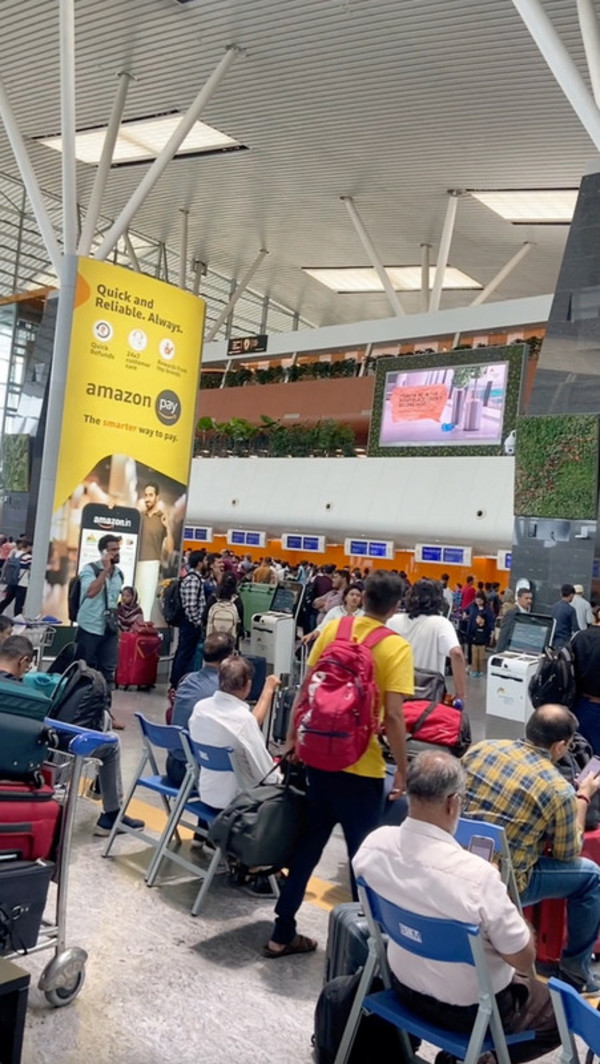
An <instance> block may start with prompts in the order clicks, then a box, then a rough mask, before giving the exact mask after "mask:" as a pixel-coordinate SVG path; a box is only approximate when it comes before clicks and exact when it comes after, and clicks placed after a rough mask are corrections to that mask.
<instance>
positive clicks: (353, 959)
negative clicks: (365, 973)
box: [323, 901, 369, 983]
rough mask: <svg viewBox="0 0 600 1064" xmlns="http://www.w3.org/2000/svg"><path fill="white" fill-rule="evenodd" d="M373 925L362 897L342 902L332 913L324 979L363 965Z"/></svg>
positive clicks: (350, 971)
mask: <svg viewBox="0 0 600 1064" xmlns="http://www.w3.org/2000/svg"><path fill="white" fill-rule="evenodd" d="M368 941H369V928H368V925H367V920H366V917H365V914H364V912H363V911H362V906H361V904H360V902H358V901H347V902H342V904H341V905H336V907H335V909H332V910H331V912H330V913H329V924H328V927H327V946H326V948H325V974H324V979H323V982H324V983H328V982H329V981H330V980H331V979H336V978H337V977H338V976H340V975H354V973H355V972H357V971H358V969H359V968H363V967H364V965H365V962H366V960H367V953H368V951H369V946H368Z"/></svg>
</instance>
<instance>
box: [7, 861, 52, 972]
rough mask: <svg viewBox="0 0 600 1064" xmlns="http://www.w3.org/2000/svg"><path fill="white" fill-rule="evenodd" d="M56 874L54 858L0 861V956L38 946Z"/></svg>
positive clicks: (25, 951) (22, 951) (23, 951)
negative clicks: (48, 859) (53, 878)
mask: <svg viewBox="0 0 600 1064" xmlns="http://www.w3.org/2000/svg"><path fill="white" fill-rule="evenodd" d="M53 875H54V864H53V863H52V861H12V860H10V861H0V957H1V956H5V955H6V954H7V953H27V951H28V950H30V949H32V947H33V946H35V944H36V942H37V938H38V934H39V930H40V925H41V922H42V917H43V915H44V908H45V906H46V898H47V896H48V887H49V885H50V880H51V879H52V877H53Z"/></svg>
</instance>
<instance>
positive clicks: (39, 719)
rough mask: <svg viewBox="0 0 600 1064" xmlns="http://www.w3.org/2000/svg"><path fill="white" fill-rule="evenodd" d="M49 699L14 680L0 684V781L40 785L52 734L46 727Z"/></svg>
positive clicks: (54, 738)
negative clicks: (19, 781) (42, 768)
mask: <svg viewBox="0 0 600 1064" xmlns="http://www.w3.org/2000/svg"><path fill="white" fill-rule="evenodd" d="M50 704H51V703H50V699H49V698H47V697H46V695H44V694H41V693H40V692H39V691H34V690H32V689H31V688H28V687H26V686H25V685H24V684H21V683H18V682H17V681H15V680H0V779H5V780H21V781H23V782H33V783H36V784H40V783H41V782H42V778H41V772H40V770H41V767H42V765H43V763H44V761H46V760H47V758H48V747H49V745H53V746H54V745H56V741H55V740H56V737H55V735H54V733H53V732H52V731H51V730H50V729H49V728H47V727H46V726H45V724H44V719H45V717H46V716H47V715H48V713H49V709H50Z"/></svg>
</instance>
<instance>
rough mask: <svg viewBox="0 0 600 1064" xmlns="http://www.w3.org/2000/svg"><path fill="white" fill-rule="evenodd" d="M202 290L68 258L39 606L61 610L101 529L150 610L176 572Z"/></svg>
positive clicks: (150, 613) (152, 612)
mask: <svg viewBox="0 0 600 1064" xmlns="http://www.w3.org/2000/svg"><path fill="white" fill-rule="evenodd" d="M204 314H205V306H204V302H203V301H202V300H201V299H199V298H198V297H197V296H194V295H192V294H191V293H190V292H184V291H182V290H181V289H179V288H175V287H173V286H172V285H169V284H166V283H165V282H163V281H158V280H156V279H155V278H152V277H148V276H146V275H144V274H140V273H134V272H133V271H131V270H126V269H123V268H122V267H120V266H114V265H111V264H110V263H106V262H98V261H96V260H94V259H85V258H79V259H78V260H77V285H76V290H75V298H74V306H73V319H72V330H71V341H70V346H69V364H68V371H67V381H66V392H65V404H64V415H63V423H62V430H61V441H60V452H59V460H58V468H57V475H56V488H55V496H54V517H53V524H52V541H51V549H50V558H49V567H48V572H47V581H46V593H45V597H44V608H45V611H46V612H47V613H51V614H54V615H55V616H58V617H60V618H61V619H63V620H65V619H66V613H67V586H68V581H69V579H70V578H71V576H72V575H73V574H74V573H75V572H76V571H77V570H80V569H81V567H82V565H83V564H86V563H87V562H89V561H94V560H96V561H98V560H99V555H98V542H99V540H100V539H101V537H102V535H104V534H105V533H106V532H107V531H111V532H113V531H114V532H115V534H117V535H119V536H120V537H121V540H122V550H121V563H120V567H121V569H122V571H123V574H124V576H125V580H126V582H127V583H128V584H132V585H134V584H135V586H136V588H137V589H138V592H139V596H140V604H141V605H142V608H143V610H144V615H145V619H146V620H147V621H149V620H154V621H156V622H159V621H160V615H159V614H158V613H157V604H156V590H157V587H158V586H159V583H160V580H162V579H163V578H168V577H169V576H172V575H176V573H177V570H178V559H177V553H178V551H179V549H180V546H181V537H182V531H183V522H184V518H185V509H186V502H187V496H186V492H187V481H188V476H189V468H190V459H191V452H192V446H193V438H194V426H195V419H196V397H197V391H198V379H199V374H200V360H201V351H202V336H203V330H204Z"/></svg>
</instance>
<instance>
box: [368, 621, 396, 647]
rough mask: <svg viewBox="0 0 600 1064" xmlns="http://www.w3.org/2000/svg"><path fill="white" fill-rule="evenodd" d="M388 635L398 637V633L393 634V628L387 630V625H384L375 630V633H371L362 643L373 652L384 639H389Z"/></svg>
mask: <svg viewBox="0 0 600 1064" xmlns="http://www.w3.org/2000/svg"><path fill="white" fill-rule="evenodd" d="M388 635H396V632H392V629H391V628H386V626H385V624H382V625H380V627H379V628H375V630H374V631H373V632H369V634H368V635H367V636H365V638H364V639H363V640H361V642H362V645H363V646H364V647H367V649H368V650H372V649H373V647H376V646H377V644H378V643H381V642H382V640H383V639H387V637H388Z"/></svg>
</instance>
